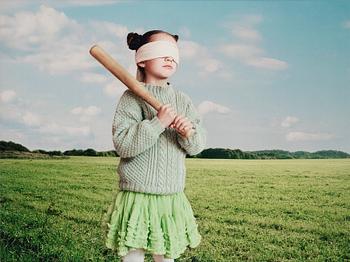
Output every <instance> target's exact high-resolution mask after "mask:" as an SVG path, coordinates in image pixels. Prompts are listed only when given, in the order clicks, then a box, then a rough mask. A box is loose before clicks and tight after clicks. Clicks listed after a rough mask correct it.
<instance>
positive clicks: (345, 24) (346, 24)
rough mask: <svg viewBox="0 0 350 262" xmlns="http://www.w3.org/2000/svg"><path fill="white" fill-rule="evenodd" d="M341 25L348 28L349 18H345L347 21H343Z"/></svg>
mask: <svg viewBox="0 0 350 262" xmlns="http://www.w3.org/2000/svg"><path fill="white" fill-rule="evenodd" d="M343 26H344V27H345V28H350V20H347V21H345V22H343Z"/></svg>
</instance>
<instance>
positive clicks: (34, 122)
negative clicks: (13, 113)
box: [22, 112, 42, 126]
mask: <svg viewBox="0 0 350 262" xmlns="http://www.w3.org/2000/svg"><path fill="white" fill-rule="evenodd" d="M22 122H23V123H24V124H25V125H26V126H40V124H41V123H42V120H41V118H40V117H39V116H38V115H37V114H34V113H32V112H25V113H24V114H23V115H22Z"/></svg>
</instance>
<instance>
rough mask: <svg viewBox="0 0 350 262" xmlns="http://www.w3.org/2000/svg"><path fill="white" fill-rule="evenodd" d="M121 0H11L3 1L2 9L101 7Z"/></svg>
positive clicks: (0, 5)
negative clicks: (47, 6) (36, 6)
mask: <svg viewBox="0 0 350 262" xmlns="http://www.w3.org/2000/svg"><path fill="white" fill-rule="evenodd" d="M120 2H121V1H120V0H64V1H57V0H31V1H27V0H11V1H1V2H0V8H1V10H3V11H13V10H15V9H19V8H22V9H23V8H26V7H28V6H31V5H32V6H33V5H38V4H47V5H50V6H53V7H56V8H61V7H69V6H99V5H111V4H117V3H120Z"/></svg>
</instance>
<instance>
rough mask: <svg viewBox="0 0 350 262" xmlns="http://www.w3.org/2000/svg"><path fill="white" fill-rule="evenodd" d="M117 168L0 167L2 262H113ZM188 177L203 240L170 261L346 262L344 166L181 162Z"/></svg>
mask: <svg viewBox="0 0 350 262" xmlns="http://www.w3.org/2000/svg"><path fill="white" fill-rule="evenodd" d="M118 161H119V158H108V157H103V158H97V157H72V158H70V159H60V160H59V159H57V160H43V159H42V160H40V159H37V160H34V159H33V160H30V159H28V160H26V159H21V160H19V159H1V160H0V163H1V169H0V182H1V187H0V261H89V260H90V261H119V258H118V256H116V255H115V254H113V252H111V251H110V250H108V249H106V248H105V246H104V242H103V235H102V230H101V227H100V225H101V219H102V215H103V213H104V212H105V211H106V209H107V208H108V205H109V204H110V202H111V197H112V194H113V192H115V191H117V190H118V177H117V175H116V167H117V164H118ZM186 169H187V178H186V188H185V193H186V195H187V197H188V199H189V201H190V202H191V205H192V208H193V211H194V214H195V217H196V219H197V222H198V225H199V231H200V233H201V235H202V237H203V239H202V242H201V244H200V245H199V246H198V247H197V248H196V249H193V250H187V251H186V252H185V253H184V254H183V255H182V257H181V258H180V259H177V260H176V261H242V260H243V261H304V260H311V261H346V260H350V244H349V243H350V193H349V192H350V160H348V159H332V160H319V159H315V160H210V159H186ZM146 261H152V260H151V256H149V255H147V256H146Z"/></svg>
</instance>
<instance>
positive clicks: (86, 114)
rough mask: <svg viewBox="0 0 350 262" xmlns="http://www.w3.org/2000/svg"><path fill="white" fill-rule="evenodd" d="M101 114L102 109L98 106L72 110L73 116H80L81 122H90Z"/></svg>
mask: <svg viewBox="0 0 350 262" xmlns="http://www.w3.org/2000/svg"><path fill="white" fill-rule="evenodd" d="M100 112H101V108H99V107H97V106H88V107H86V108H84V107H81V106H79V107H75V108H73V109H72V110H71V113H72V114H73V115H78V116H79V117H80V118H79V120H80V121H81V122H88V121H90V120H91V118H92V117H94V116H96V115H98V114H99V113H100Z"/></svg>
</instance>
